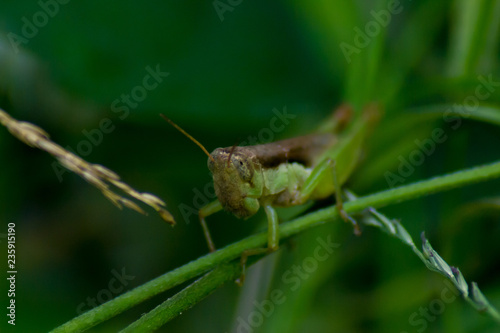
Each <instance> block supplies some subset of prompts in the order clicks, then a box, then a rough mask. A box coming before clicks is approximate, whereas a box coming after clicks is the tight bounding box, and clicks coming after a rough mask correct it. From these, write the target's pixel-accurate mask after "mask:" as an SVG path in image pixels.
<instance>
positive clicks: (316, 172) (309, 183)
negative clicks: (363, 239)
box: [301, 158, 361, 236]
mask: <svg viewBox="0 0 500 333" xmlns="http://www.w3.org/2000/svg"><path fill="white" fill-rule="evenodd" d="M336 165H337V163H336V161H335V160H333V159H331V158H329V159H326V160H324V161H322V162H321V163H319V164H318V165H317V166H316V167H315V168H314V169H313V171H312V172H311V174H310V175H309V177H308V178H307V179H306V181H305V183H304V186H303V188H302V191H301V192H302V193H301V195H302V200H303V201H304V202H305V201H306V200H307V199H308V198H310V196H311V195H312V194H313V192H314V190H315V189H316V188H317V187H318V186H320V185H321V183H322V182H323V181H324V180H325V178H327V177H330V175H332V176H333V186H334V189H335V192H334V193H335V205H336V206H337V210H338V211H339V215H340V217H341V218H342V219H343V220H344V221H346V222H348V223H351V224H352V226H353V228H354V234H355V235H357V236H359V235H361V229H360V227H359V224H358V223H357V222H356V220H354V219H353V218H352V217H350V216H349V214H347V212H346V211H345V210H344V205H343V201H342V195H341V189H340V181H339V179H338V173H337V166H336ZM330 173H331V174H330ZM330 179H331V178H330Z"/></svg>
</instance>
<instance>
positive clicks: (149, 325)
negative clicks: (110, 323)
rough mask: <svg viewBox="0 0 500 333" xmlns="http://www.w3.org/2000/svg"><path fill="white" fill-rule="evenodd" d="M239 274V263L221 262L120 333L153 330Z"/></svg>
mask: <svg viewBox="0 0 500 333" xmlns="http://www.w3.org/2000/svg"><path fill="white" fill-rule="evenodd" d="M239 274H240V265H239V263H237V262H236V263H232V264H222V265H220V266H218V267H217V268H215V269H214V270H212V271H210V272H208V273H207V274H205V275H204V276H203V277H201V278H200V279H198V280H196V281H195V282H193V283H192V284H191V285H189V286H187V287H186V288H184V289H183V290H182V291H180V292H179V293H177V294H176V295H175V296H173V297H171V298H169V299H167V300H166V301H165V302H163V303H162V304H160V305H158V306H157V307H156V308H154V309H153V310H152V311H150V312H149V313H147V314H145V315H143V316H142V317H140V318H139V319H138V320H136V321H135V322H133V323H132V324H130V325H129V326H127V327H126V328H125V329H124V330H122V331H121V332H122V333H127V332H153V331H155V330H157V329H158V328H160V327H161V326H163V325H164V324H165V323H167V322H168V321H170V320H171V319H173V318H175V317H177V316H178V315H179V314H180V313H182V312H183V311H185V310H187V309H189V308H191V307H193V306H194V305H195V304H197V303H198V302H200V301H201V300H202V299H204V298H205V297H207V296H208V295H210V294H211V293H212V292H214V291H215V290H216V289H217V288H218V287H220V286H222V285H223V284H224V283H226V282H228V281H231V280H234V279H236V277H238V275H239Z"/></svg>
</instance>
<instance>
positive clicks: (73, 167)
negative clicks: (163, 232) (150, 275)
mask: <svg viewBox="0 0 500 333" xmlns="http://www.w3.org/2000/svg"><path fill="white" fill-rule="evenodd" d="M0 123H1V124H2V125H4V126H5V127H7V129H8V130H9V132H10V133H12V135H14V136H15V137H16V138H18V139H19V140H21V141H22V142H24V143H25V144H27V145H28V146H30V147H33V148H38V149H41V150H45V151H46V152H48V153H49V154H51V155H52V156H54V157H55V158H56V159H57V160H58V161H59V163H61V165H62V166H64V167H65V168H66V169H68V170H70V171H73V172H74V173H76V174H78V175H80V176H81V177H82V178H83V179H85V180H86V181H87V182H88V183H90V184H92V185H94V186H95V187H97V188H98V189H99V190H100V191H101V192H102V194H104V196H105V197H106V198H108V199H109V200H110V201H111V202H112V203H114V204H115V205H116V206H117V207H118V208H120V209H121V208H122V207H123V206H125V207H128V208H130V209H133V210H135V211H137V212H139V213H141V214H144V215H147V214H146V212H145V211H144V210H142V208H141V207H139V206H138V205H137V204H136V203H134V202H133V201H131V200H130V199H127V198H125V197H122V196H120V195H118V194H116V193H115V192H113V191H112V190H111V189H110V186H109V184H112V185H114V186H115V187H116V188H119V189H120V190H122V191H123V192H125V193H126V194H128V195H129V196H130V197H132V198H135V199H137V200H139V201H142V202H143V203H145V204H146V205H148V206H150V207H152V208H153V209H155V210H156V211H157V212H158V214H159V215H160V216H161V218H162V219H163V220H165V221H166V222H168V223H170V224H171V225H174V224H175V220H174V218H173V216H172V214H170V212H169V211H167V210H166V209H165V208H164V207H165V203H164V202H163V201H162V200H161V199H160V198H158V197H157V196H155V195H153V194H150V193H140V192H138V191H136V190H134V189H133V188H132V187H130V186H129V185H127V184H125V183H124V182H122V181H121V180H120V177H119V176H118V175H117V174H116V173H114V172H113V171H111V170H109V169H107V168H105V167H103V166H102V165H99V164H91V163H88V162H86V161H85V160H83V159H82V158H80V157H79V156H77V155H75V154H73V153H72V152H69V151H67V150H65V149H64V148H63V147H61V146H60V145H58V144H57V143H54V142H52V141H51V140H50V139H49V135H48V134H47V133H46V132H45V131H44V130H43V129H41V128H40V127H38V126H36V125H33V124H31V123H28V122H24V121H18V120H16V119H14V118H12V117H11V116H10V115H9V114H7V113H6V112H5V111H3V110H2V109H0ZM108 183H109V184H108Z"/></svg>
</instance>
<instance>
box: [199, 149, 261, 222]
mask: <svg viewBox="0 0 500 333" xmlns="http://www.w3.org/2000/svg"><path fill="white" fill-rule="evenodd" d="M210 155H211V156H212V158H213V160H212V158H209V159H208V168H209V169H210V171H211V172H212V175H213V178H214V187H215V194H216V195H217V198H218V199H219V201H220V203H221V204H222V207H224V209H225V210H227V211H229V212H231V213H233V214H234V215H235V216H237V217H239V218H245V217H249V216H252V215H253V214H255V213H256V212H257V211H258V210H259V200H258V199H259V198H260V196H261V195H262V191H263V181H262V171H261V166H260V163H259V162H258V161H257V159H256V158H255V154H254V153H253V152H251V151H250V150H249V149H247V148H245V147H229V148H217V149H215V150H214V151H213V152H212V154H210Z"/></svg>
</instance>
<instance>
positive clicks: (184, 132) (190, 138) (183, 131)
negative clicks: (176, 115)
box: [160, 113, 215, 163]
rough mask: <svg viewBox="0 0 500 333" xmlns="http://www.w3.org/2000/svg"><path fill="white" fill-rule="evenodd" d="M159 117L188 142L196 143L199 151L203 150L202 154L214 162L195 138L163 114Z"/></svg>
mask: <svg viewBox="0 0 500 333" xmlns="http://www.w3.org/2000/svg"><path fill="white" fill-rule="evenodd" d="M160 116H161V117H162V118H163V119H165V120H166V121H167V122H168V123H169V124H170V125H172V126H174V127H175V128H176V129H177V130H178V131H179V132H181V133H182V134H184V135H185V136H187V137H188V139H189V140H191V141H193V142H194V143H196V145H197V146H198V147H200V148H201V150H203V152H204V153H205V154H207V156H208V157H209V158H210V159H211V160H212V162H214V163H215V160H214V158H213V157H212V155H210V154H209V153H208V151H207V149H206V148H205V147H204V146H203V145H202V144H201V143H200V142H199V141H198V140H196V139H195V138H193V137H192V136H191V135H190V134H189V133H188V132H186V131H185V130H183V129H182V128H180V126H179V125H177V124H176V123H174V122H173V121H172V120H170V119H169V118H168V117H167V116H165V115H164V114H163V113H160Z"/></svg>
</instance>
